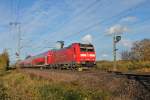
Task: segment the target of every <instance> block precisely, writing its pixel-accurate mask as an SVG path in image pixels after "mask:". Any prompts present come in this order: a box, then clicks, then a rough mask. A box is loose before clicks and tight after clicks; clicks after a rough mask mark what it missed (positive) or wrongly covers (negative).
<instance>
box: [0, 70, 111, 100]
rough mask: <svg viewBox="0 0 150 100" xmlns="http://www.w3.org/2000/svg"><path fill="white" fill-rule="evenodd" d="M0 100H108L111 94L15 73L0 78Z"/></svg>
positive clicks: (11, 72) (8, 73)
mask: <svg viewBox="0 0 150 100" xmlns="http://www.w3.org/2000/svg"><path fill="white" fill-rule="evenodd" d="M0 82H1V83H0V91H1V92H0V97H1V99H2V100H4V99H6V98H9V99H11V100H27V99H28V100H109V99H110V97H111V93H110V92H108V91H104V90H95V89H86V88H82V87H78V86H73V85H71V84H65V83H55V84H54V83H53V82H50V81H47V80H44V79H39V78H36V77H31V76H29V75H27V74H23V73H20V72H17V71H10V72H7V73H5V74H3V75H1V76H0Z"/></svg>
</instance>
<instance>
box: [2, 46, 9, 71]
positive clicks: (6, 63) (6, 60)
mask: <svg viewBox="0 0 150 100" xmlns="http://www.w3.org/2000/svg"><path fill="white" fill-rule="evenodd" d="M8 67H9V55H8V52H7V50H6V49H5V50H4V51H3V53H2V54H0V69H1V70H7V69H8Z"/></svg>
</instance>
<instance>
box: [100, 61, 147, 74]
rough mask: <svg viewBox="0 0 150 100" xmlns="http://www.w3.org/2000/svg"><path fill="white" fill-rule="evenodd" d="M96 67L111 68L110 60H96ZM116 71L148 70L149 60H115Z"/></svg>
mask: <svg viewBox="0 0 150 100" xmlns="http://www.w3.org/2000/svg"><path fill="white" fill-rule="evenodd" d="M97 69H100V70H112V69H113V62H112V61H97ZM117 70H118V71H141V72H150V61H139V62H136V61H117Z"/></svg>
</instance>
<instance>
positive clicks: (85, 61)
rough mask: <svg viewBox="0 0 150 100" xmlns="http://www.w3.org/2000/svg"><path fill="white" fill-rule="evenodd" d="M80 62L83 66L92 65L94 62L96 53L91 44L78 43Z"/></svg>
mask: <svg viewBox="0 0 150 100" xmlns="http://www.w3.org/2000/svg"><path fill="white" fill-rule="evenodd" d="M79 48H80V54H79V57H80V64H81V65H82V66H85V67H93V66H94V65H95V64H96V63H95V60H96V55H95V50H94V46H93V45H92V44H79Z"/></svg>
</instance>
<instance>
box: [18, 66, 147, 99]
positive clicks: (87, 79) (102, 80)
mask: <svg viewBox="0 0 150 100" xmlns="http://www.w3.org/2000/svg"><path fill="white" fill-rule="evenodd" d="M20 71H21V72H23V73H26V74H29V75H30V76H32V77H38V78H42V79H46V80H49V81H51V82H53V83H62V84H69V85H72V86H75V87H76V86H78V87H81V88H86V89H93V90H103V91H109V92H110V93H112V98H113V99H121V100H127V99H128V100H133V99H141V100H149V98H150V94H149V84H150V83H149V82H150V80H149V78H150V77H149V75H146V76H144V75H137V74H129V73H120V72H109V73H108V72H104V71H96V70H88V71H82V72H78V71H75V70H73V71H72V70H52V69H51V70H50V69H43V70H40V69H27V68H26V69H20Z"/></svg>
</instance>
